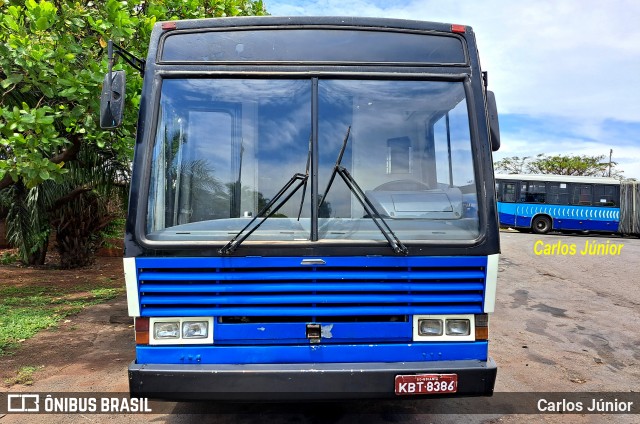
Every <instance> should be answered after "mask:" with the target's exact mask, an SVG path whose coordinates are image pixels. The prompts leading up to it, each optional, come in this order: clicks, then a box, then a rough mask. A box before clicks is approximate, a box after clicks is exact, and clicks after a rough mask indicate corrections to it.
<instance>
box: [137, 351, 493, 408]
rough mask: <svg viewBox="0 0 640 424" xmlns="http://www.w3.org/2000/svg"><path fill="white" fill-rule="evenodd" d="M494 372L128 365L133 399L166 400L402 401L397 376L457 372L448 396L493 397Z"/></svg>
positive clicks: (384, 366) (431, 367)
mask: <svg viewBox="0 0 640 424" xmlns="http://www.w3.org/2000/svg"><path fill="white" fill-rule="evenodd" d="M496 372H497V367H496V363H495V362H494V361H493V359H491V358H489V360H488V361H478V360H464V361H431V362H402V363H338V364H336V363H331V364H323V363H316V364H249V365H229V364H201V365H195V364H185V365H173V364H136V363H135V362H133V363H131V364H130V365H129V389H130V392H131V396H132V397H146V398H151V399H167V400H197V399H216V400H295V399H300V400H305V399H309V400H311V399H325V400H331V399H335V400H338V399H359V398H362V399H365V398H398V397H403V396H397V395H396V394H395V377H396V376H397V375H416V374H457V375H458V390H457V392H456V393H454V394H450V395H447V396H491V395H492V394H493V387H494V384H495V380H496ZM418 396H427V397H433V396H434V395H418ZM435 396H441V395H435ZM406 397H410V398H415V397H416V395H410V396H406Z"/></svg>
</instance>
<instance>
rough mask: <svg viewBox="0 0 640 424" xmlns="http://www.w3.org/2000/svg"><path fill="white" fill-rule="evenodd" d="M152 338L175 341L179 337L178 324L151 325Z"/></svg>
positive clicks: (158, 323)
mask: <svg viewBox="0 0 640 424" xmlns="http://www.w3.org/2000/svg"><path fill="white" fill-rule="evenodd" d="M153 336H154V338H156V339H177V338H178V337H180V323H179V322H178V321H175V322H156V323H154V324H153Z"/></svg>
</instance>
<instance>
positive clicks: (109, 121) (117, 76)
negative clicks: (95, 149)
mask: <svg viewBox="0 0 640 424" xmlns="http://www.w3.org/2000/svg"><path fill="white" fill-rule="evenodd" d="M107 54H108V59H109V61H108V71H107V74H106V75H105V76H104V82H103V83H102V93H101V95H100V127H101V128H102V129H112V128H118V127H119V126H120V125H122V116H123V113H124V101H125V91H126V90H125V88H126V81H125V72H124V71H122V70H119V71H114V70H113V64H114V63H115V57H116V55H119V56H120V57H122V59H124V61H125V62H127V63H128V64H129V65H131V66H132V67H134V68H135V69H136V70H138V72H140V74H141V75H143V74H144V61H143V60H141V59H138V58H137V57H135V56H134V55H133V54H131V53H129V52H128V51H126V50H124V49H123V48H122V47H120V46H114V45H113V41H112V40H109V41H108V43H107Z"/></svg>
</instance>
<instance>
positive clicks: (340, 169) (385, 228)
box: [318, 126, 409, 255]
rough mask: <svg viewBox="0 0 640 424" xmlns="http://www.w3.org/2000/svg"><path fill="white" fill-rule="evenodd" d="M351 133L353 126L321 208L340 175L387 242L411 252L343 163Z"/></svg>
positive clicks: (401, 250)
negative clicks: (337, 176) (334, 181)
mask: <svg viewBox="0 0 640 424" xmlns="http://www.w3.org/2000/svg"><path fill="white" fill-rule="evenodd" d="M350 133H351V126H349V128H347V134H346V136H345V137H344V141H343V142H342V148H341V149H340V153H339V154H338V159H337V160H336V164H335V166H334V167H333V172H332V173H331V177H330V178H329V183H328V184H327V188H326V190H325V191H324V194H323V195H322V199H321V200H320V203H318V208H320V206H322V204H323V203H324V200H325V198H326V197H327V194H328V193H329V189H330V188H331V185H332V184H333V180H334V179H335V177H336V174H338V175H340V177H341V178H342V180H343V181H344V183H345V184H346V185H347V187H349V190H351V193H352V194H353V195H354V196H355V198H356V199H358V202H360V204H361V205H362V207H363V208H364V210H365V212H366V216H368V217H369V218H371V220H372V221H373V223H374V224H376V227H378V229H379V230H380V232H381V233H382V235H383V236H384V238H385V239H387V242H388V243H389V246H391V248H392V249H393V251H394V252H396V253H399V254H403V255H407V254H409V249H407V247H406V246H405V245H404V244H403V243H402V242H401V241H400V239H399V238H398V237H397V236H396V235H395V233H394V232H393V230H392V229H391V227H389V224H387V222H386V221H385V220H384V218H382V215H380V213H379V212H378V210H377V209H376V208H375V206H373V203H371V201H370V200H369V198H368V197H367V195H366V194H365V193H364V191H363V190H362V188H360V186H359V185H358V183H357V182H356V180H355V179H354V178H353V176H352V175H351V174H350V173H349V171H347V169H346V168H345V167H344V166H342V165H341V162H342V157H343V156H344V151H345V149H346V147H347V142H348V141H349V134H350Z"/></svg>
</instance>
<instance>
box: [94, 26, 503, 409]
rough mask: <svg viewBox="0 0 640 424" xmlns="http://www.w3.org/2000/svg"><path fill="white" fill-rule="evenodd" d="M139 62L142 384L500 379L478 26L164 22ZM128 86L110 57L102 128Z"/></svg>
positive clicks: (425, 390) (361, 385) (488, 122)
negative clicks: (493, 353) (492, 324)
mask: <svg viewBox="0 0 640 424" xmlns="http://www.w3.org/2000/svg"><path fill="white" fill-rule="evenodd" d="M116 52H117V53H120V54H123V53H122V51H121V50H120V49H117V50H116ZM131 62H132V63H134V64H135V63H137V62H136V61H133V60H131ZM110 63H112V61H110ZM139 68H140V70H141V71H143V74H144V85H143V92H142V98H141V102H140V117H139V121H138V132H137V142H136V145H135V159H134V163H133V177H132V181H131V194H130V201H129V214H128V218H127V224H126V235H125V237H126V238H125V258H124V269H125V280H126V285H127V296H128V306H129V313H130V315H131V316H133V317H135V334H136V355H135V360H134V361H133V362H132V363H131V364H130V366H129V382H130V391H131V394H132V395H133V396H145V397H153V398H173V399H178V398H213V399H229V398H234V399H290V398H353V397H385V396H390V397H395V396H416V395H418V396H433V395H443V394H444V395H448V396H465V395H485V396H486V395H491V394H492V392H493V387H494V383H495V378H496V370H497V367H496V364H495V362H494V361H493V360H492V359H491V358H490V356H489V314H490V313H491V312H492V311H493V310H494V305H495V294H496V276H497V265H498V254H499V249H500V247H499V228H498V219H497V212H496V202H495V192H494V188H495V184H494V178H493V170H492V150H496V149H497V147H498V146H499V138H498V134H499V129H498V122H497V115H496V106H495V99H494V97H493V93H491V92H490V91H488V90H487V78H486V73H483V72H482V70H481V68H480V62H479V60H478V49H477V46H476V42H475V37H474V34H473V31H472V30H471V28H470V27H468V26H464V25H450V24H439V23H430V22H418V21H404V20H392V19H371V18H337V17H292V18H286V17H261V18H228V19H227V18H225V19H205V20H188V21H175V22H162V23H157V24H156V25H155V27H154V29H153V33H152V36H151V44H150V47H149V53H148V56H147V60H146V62H145V63H144V67H142V66H139ZM123 98H124V77H123V71H113V72H112V71H111V70H110V71H109V74H108V76H107V77H106V79H105V86H104V90H103V95H102V110H101V123H102V125H103V127H117V126H118V124H120V122H121V119H122V118H121V116H122V99H123Z"/></svg>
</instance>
